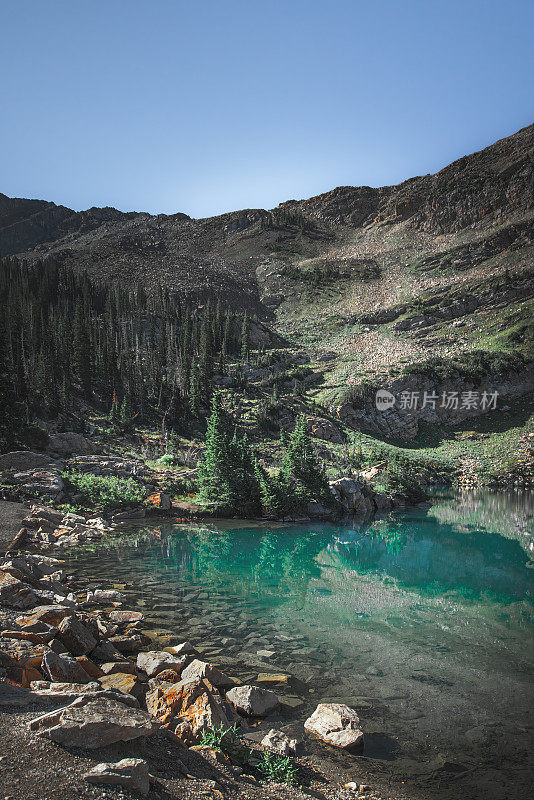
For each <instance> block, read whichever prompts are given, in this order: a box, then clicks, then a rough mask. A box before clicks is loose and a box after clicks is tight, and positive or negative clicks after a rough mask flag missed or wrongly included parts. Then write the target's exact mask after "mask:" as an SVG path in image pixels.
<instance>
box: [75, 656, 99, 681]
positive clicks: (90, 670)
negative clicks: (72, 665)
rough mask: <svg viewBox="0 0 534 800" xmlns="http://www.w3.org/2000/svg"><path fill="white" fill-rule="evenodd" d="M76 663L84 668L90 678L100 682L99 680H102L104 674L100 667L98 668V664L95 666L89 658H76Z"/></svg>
mask: <svg viewBox="0 0 534 800" xmlns="http://www.w3.org/2000/svg"><path fill="white" fill-rule="evenodd" d="M76 661H77V662H78V664H80V665H81V666H82V667H83V668H84V670H85V671H86V672H87V674H88V675H89V677H90V678H94V679H95V680H98V678H101V677H102V675H103V674H104V673H103V672H102V670H101V669H100V667H97V665H96V664H93V662H92V661H91V660H90V659H89V658H87V656H76Z"/></svg>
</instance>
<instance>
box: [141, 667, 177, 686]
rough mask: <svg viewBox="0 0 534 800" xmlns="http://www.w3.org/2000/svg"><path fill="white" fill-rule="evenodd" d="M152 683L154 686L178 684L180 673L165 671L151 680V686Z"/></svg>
mask: <svg viewBox="0 0 534 800" xmlns="http://www.w3.org/2000/svg"><path fill="white" fill-rule="evenodd" d="M151 681H152V682H153V683H154V685H157V684H161V683H178V682H179V681H180V673H179V672H176V671H175V670H174V669H164V670H163V672H158V674H157V676H156V677H155V678H151V679H150V681H149V684H150V682H151ZM152 688H153V687H152Z"/></svg>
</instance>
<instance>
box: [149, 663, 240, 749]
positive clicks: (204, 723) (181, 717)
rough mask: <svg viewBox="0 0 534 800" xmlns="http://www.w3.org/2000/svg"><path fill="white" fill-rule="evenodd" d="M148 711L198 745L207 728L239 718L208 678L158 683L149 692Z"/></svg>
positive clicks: (181, 735)
mask: <svg viewBox="0 0 534 800" xmlns="http://www.w3.org/2000/svg"><path fill="white" fill-rule="evenodd" d="M146 707H147V710H148V711H149V712H150V713H151V714H152V715H153V716H154V717H156V718H157V719H159V720H160V722H162V723H163V724H164V725H166V726H167V727H170V728H171V729H174V732H175V733H176V735H177V736H179V737H180V738H181V739H182V740H183V741H184V742H185V743H186V744H188V745H190V744H196V743H198V741H199V739H200V735H201V733H202V731H203V730H206V729H207V728H209V727H213V726H215V725H224V726H229V725H231V724H232V722H233V721H234V720H235V719H236V717H235V715H234V713H233V711H232V709H231V707H230V706H229V705H228V704H226V703H224V702H223V700H222V698H221V696H220V695H219V693H218V692H217V690H216V689H215V687H214V686H213V685H212V684H210V683H209V681H207V680H202V679H198V678H196V679H193V680H187V681H184V680H182V681H180V682H179V683H174V684H171V685H170V686H169V687H168V688H167V687H162V686H155V687H154V688H153V689H151V691H149V692H147V695H146Z"/></svg>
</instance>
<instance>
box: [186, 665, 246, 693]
mask: <svg viewBox="0 0 534 800" xmlns="http://www.w3.org/2000/svg"><path fill="white" fill-rule="evenodd" d="M202 678H206V680H208V681H209V682H210V683H212V684H213V685H214V686H217V687H218V688H224V687H226V686H233V685H234V683H235V681H233V680H232V678H230V677H228V675H225V674H224V672H221V671H220V670H218V669H217V668H216V667H214V666H212V664H209V663H208V662H207V661H201V660H200V659H198V658H195V659H193V661H192V662H191V663H190V664H189V665H188V666H187V667H185V669H183V670H182V680H184V681H190V680H200V679H202Z"/></svg>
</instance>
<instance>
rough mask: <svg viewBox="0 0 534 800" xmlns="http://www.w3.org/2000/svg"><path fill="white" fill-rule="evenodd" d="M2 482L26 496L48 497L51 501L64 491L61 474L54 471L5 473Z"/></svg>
mask: <svg viewBox="0 0 534 800" xmlns="http://www.w3.org/2000/svg"><path fill="white" fill-rule="evenodd" d="M2 480H3V482H4V483H6V484H8V485H9V486H14V487H16V488H17V489H19V490H21V491H22V492H23V493H24V494H25V495H29V496H31V497H35V495H40V496H47V497H48V498H49V499H52V498H54V497H56V495H58V494H59V493H60V492H61V491H62V490H63V480H62V478H61V475H60V473H59V472H58V471H57V470H54V469H30V470H25V471H24V472H9V473H6V472H4V473H3V474H2Z"/></svg>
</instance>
